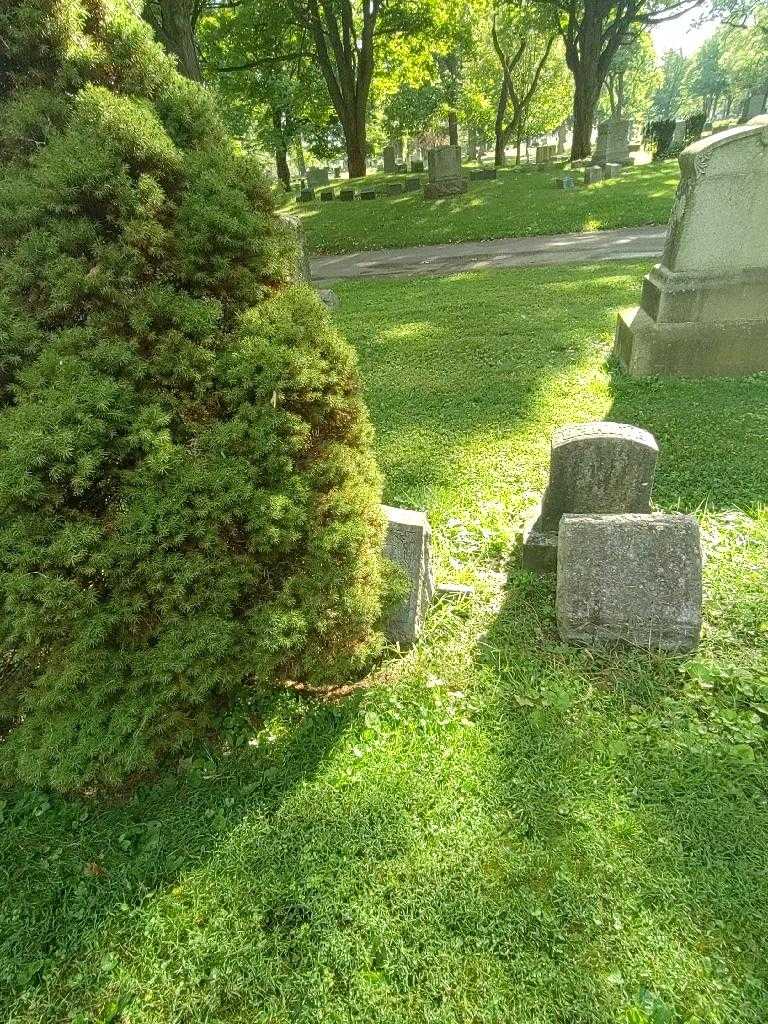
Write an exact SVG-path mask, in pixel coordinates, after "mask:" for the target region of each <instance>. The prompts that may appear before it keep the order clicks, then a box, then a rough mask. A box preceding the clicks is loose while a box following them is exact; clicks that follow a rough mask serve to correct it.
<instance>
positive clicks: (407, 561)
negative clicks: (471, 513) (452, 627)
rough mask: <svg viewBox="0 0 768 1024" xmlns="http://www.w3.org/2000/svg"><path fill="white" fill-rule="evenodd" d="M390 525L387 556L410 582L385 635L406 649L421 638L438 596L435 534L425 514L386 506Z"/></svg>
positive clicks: (386, 516)
mask: <svg viewBox="0 0 768 1024" xmlns="http://www.w3.org/2000/svg"><path fill="white" fill-rule="evenodd" d="M381 508H382V512H383V513H384V516H385V518H386V521H387V528H386V534H385V537H384V554H385V555H386V556H387V558H389V559H391V561H393V562H394V563H395V565H397V566H399V567H400V569H402V570H403V571H404V572H405V574H406V576H407V577H408V579H409V580H410V590H409V592H408V594H407V595H406V597H405V599H404V600H403V601H402V602H401V603H400V604H399V605H398V606H397V607H396V608H394V609H393V610H392V611H391V612H390V615H389V617H388V619H387V621H386V623H385V627H384V628H385V632H386V634H387V636H388V638H389V639H390V640H391V641H392V642H393V643H399V644H402V645H403V646H407V645H409V644H412V643H414V642H415V641H416V640H418V638H419V634H420V633H421V629H422V626H423V624H424V619H425V617H426V614H427V611H428V610H429V606H430V604H431V603H432V598H433V596H434V592H435V581H434V577H433V574H432V530H431V528H430V525H429V520H428V519H427V517H426V514H425V513H424V512H415V511H414V510H413V509H409V508H393V507H392V506H391V505H382V507H381Z"/></svg>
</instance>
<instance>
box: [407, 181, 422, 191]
mask: <svg viewBox="0 0 768 1024" xmlns="http://www.w3.org/2000/svg"><path fill="white" fill-rule="evenodd" d="M403 186H404V188H405V191H406V192H418V191H419V189H420V188H421V181H420V180H419V179H418V178H406V179H405V181H404V182H403Z"/></svg>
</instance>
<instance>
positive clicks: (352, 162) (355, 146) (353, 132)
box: [344, 122, 366, 178]
mask: <svg viewBox="0 0 768 1024" xmlns="http://www.w3.org/2000/svg"><path fill="white" fill-rule="evenodd" d="M344 140H345V148H346V151H347V166H348V168H349V176H350V178H364V177H365V171H366V167H365V150H366V132H365V124H362V125H361V124H359V123H355V122H351V123H349V124H346V125H345V126H344Z"/></svg>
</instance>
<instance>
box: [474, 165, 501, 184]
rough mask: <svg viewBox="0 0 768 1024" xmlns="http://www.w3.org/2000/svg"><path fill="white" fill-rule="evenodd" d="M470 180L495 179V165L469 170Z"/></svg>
mask: <svg viewBox="0 0 768 1024" xmlns="http://www.w3.org/2000/svg"><path fill="white" fill-rule="evenodd" d="M469 177H470V180H471V181H496V168H495V167H482V168H481V169H480V170H479V171H470V172H469Z"/></svg>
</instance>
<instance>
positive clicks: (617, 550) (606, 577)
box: [556, 513, 701, 652]
mask: <svg viewBox="0 0 768 1024" xmlns="http://www.w3.org/2000/svg"><path fill="white" fill-rule="evenodd" d="M556 607H557V625H558V629H559V630H560V635H561V636H562V638H563V639H564V640H567V641H570V642H571V643H577V644H586V645H593V644H594V645H600V646H612V645H615V644H631V645H632V646H634V647H641V648H643V649H644V650H653V651H675V652H684V651H690V650H693V648H694V647H695V646H696V644H697V643H698V639H699V634H700V631H701V546H700V542H699V526H698V523H697V522H696V520H695V519H694V518H693V516H685V515H665V514H662V513H654V514H652V515H596V516H591V515H565V516H563V518H562V520H561V522H560V537H559V543H558V552H557V601H556Z"/></svg>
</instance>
